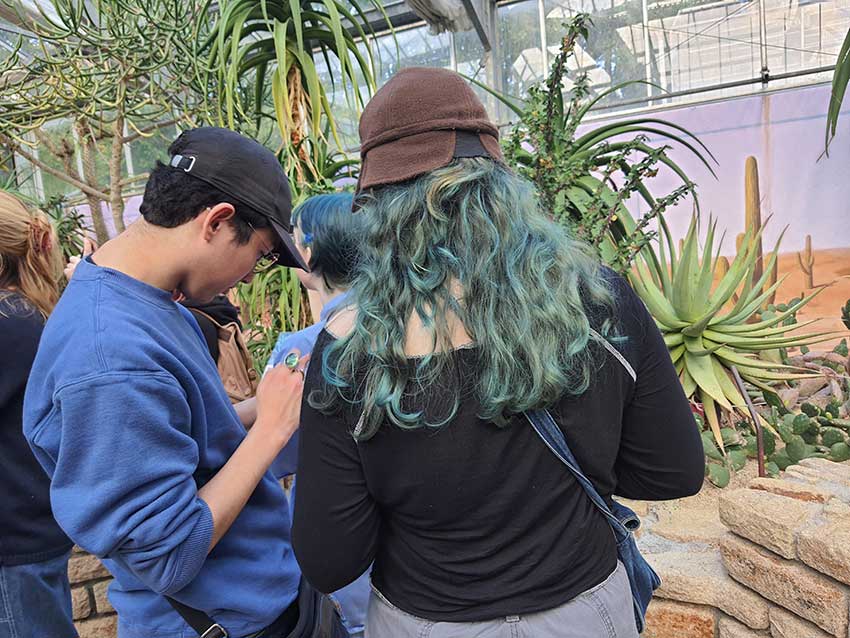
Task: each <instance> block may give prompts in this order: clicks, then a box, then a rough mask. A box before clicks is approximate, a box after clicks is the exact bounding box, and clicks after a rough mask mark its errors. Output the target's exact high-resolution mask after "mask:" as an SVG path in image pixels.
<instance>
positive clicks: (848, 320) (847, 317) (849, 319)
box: [841, 299, 850, 330]
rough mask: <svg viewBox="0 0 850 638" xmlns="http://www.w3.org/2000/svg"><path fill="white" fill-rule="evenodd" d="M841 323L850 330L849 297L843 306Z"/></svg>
mask: <svg viewBox="0 0 850 638" xmlns="http://www.w3.org/2000/svg"><path fill="white" fill-rule="evenodd" d="M841 323H843V324H844V326H845V327H846V328H847V329H848V330H850V299H848V300H847V301H846V302H845V303H844V306H842V308H841Z"/></svg>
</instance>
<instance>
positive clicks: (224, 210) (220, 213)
mask: <svg viewBox="0 0 850 638" xmlns="http://www.w3.org/2000/svg"><path fill="white" fill-rule="evenodd" d="M235 216H236V209H234V208H233V204H227V203H225V202H221V203H219V204H215V205H213V206H210V207H209V208H207V209H206V210H205V211H202V212H201V214H200V215H198V219H199V221H200V222H201V227H202V230H203V235H204V240H206V241H211V240H212V239H213V237H215V236H216V235H218V234H220V233H221V232H222V229H223V228H224V226H225V224H226V222H228V221H230V220H231V219H233V217H235Z"/></svg>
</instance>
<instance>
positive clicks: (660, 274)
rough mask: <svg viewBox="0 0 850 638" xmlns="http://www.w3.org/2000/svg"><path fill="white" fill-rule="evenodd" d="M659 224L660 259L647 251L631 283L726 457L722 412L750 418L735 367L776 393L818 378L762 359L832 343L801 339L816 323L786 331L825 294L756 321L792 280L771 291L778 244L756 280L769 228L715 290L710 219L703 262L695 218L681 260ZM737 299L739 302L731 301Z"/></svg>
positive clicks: (746, 243)
mask: <svg viewBox="0 0 850 638" xmlns="http://www.w3.org/2000/svg"><path fill="white" fill-rule="evenodd" d="M658 221H659V227H660V231H661V236H660V239H659V242H658V253H657V254H655V253H652V254H649V255H648V254H647V251H642V252H641V253H640V254H639V255H638V259H637V260H636V261H635V268H633V269H632V271H631V272H630V275H629V276H630V281H631V283H632V285H633V286H634V289H635V291H636V292H637V293H638V295H639V296H640V297H641V298H642V299H643V301H644V303H646V305H647V307H648V309H649V311H650V313H651V314H652V316H653V317H654V319H655V321H656V323H657V324H658V326H659V328H660V329H661V332H662V333H663V334H664V340H665V342H666V343H667V346H668V348H669V349H670V356H671V358H672V359H673V363H674V364H675V366H676V370H677V372H678V373H679V378H680V379H681V381H682V386H683V388H684V390H685V393H686V394H687V395H688V397H692V398H693V399H694V400H696V401H699V402H701V403H702V404H703V407H704V409H705V414H706V419H707V420H708V424H709V426H710V428H711V431H712V433H713V435H714V439H715V442H716V443H717V445H718V446H719V447H720V449H721V450H723V449H724V444H723V439H722V435H721V427H720V419H719V415H718V409H720V410H724V411H726V412H727V413H734V412H738V413H739V414H740V415H741V416H744V417H745V418H748V414H747V413H746V407H745V402H744V399H743V397H742V396H741V394H740V392H739V391H738V388H737V387H736V385H735V383H734V382H733V381H732V378H731V376H730V372H731V367H732V366H735V367H736V368H737V369H738V371H739V373H740V375H741V377H742V378H743V379H744V380H745V381H747V382H749V383H750V384H752V385H753V386H756V387H758V388H760V389H762V390H770V391H771V392H772V386H771V384H772V383H774V382H777V381H788V380H795V379H801V378H806V377H812V376H817V375H814V374H812V373H811V371H810V370H804V369H801V368H796V367H793V366H789V365H787V364H783V363H777V362H775V361H770V360H766V357H765V356H764V353H765V351H770V350H773V351H776V350H778V349H780V348H789V347H800V346H803V345H811V344H813V343H818V342H820V341H825V340H827V339H830V338H834V336H835V335H834V334H833V333H828V332H820V333H811V334H799V333H797V332H796V330H798V329H799V328H801V327H804V326H807V325H809V324H811V323H812V321H806V322H803V323H802V324H797V325H794V326H786V325H784V324H783V322H784V321H785V320H786V319H788V318H789V317H791V316H792V315H793V314H794V313H796V312H797V311H798V310H799V309H800V308H802V307H803V306H805V305H806V304H807V303H809V302H810V301H811V300H812V299H813V298H814V297H815V296H816V295H817V294H818V293H820V292H821V290H822V289H816V290H815V291H813V292H812V293H811V294H809V295H808V296H805V297H803V298H802V299H800V300H799V303H797V304H795V305H794V307H793V308H789V309H786V310H785V311H783V312H778V313H775V314H773V315H772V316H769V317H767V318H764V317H758V313H759V312H760V310H761V308H762V306H763V305H764V304H765V303H766V301H767V300H768V299H769V298H770V297H771V296H772V295H773V294H774V293H775V292H776V290H777V289H778V287H779V286H780V285H781V284H782V282H783V281H784V280H785V277H787V275H786V276H785V277H782V278H781V279H780V280H779V281H777V282H776V283H774V284H773V285H771V286H767V287H765V283H766V282H767V281H768V279H769V277H770V272H771V271H772V269H773V266H774V264H775V262H776V259H777V254H778V249H779V241H777V243H776V247H775V248H774V250H773V252H772V253H771V254H770V255H769V257H768V260H767V263H766V264H765V265H764V268H763V271H762V275H761V276H760V277H758V278H756V277H755V272H756V271H755V264H756V260H757V258H758V255H759V253H758V243H759V242H760V241H761V235H762V231H763V229H762V228H759V229H753V228H750V229H748V230H747V232H746V233H745V234H744V237H743V239H742V241H741V249H740V250H739V251H738V252H737V255H736V256H735V258H734V260H733V261H732V263H731V264H730V265H729V269H728V271H727V272H726V274H725V275H724V276H723V277H722V278H721V279H720V280H719V281H718V282H717V284H716V285H713V279H714V273H715V272H716V271H717V262H718V260H719V254H717V255H715V254H714V240H715V231H716V222H712V220H711V219H709V223H708V229H707V233H706V238H705V244H704V246H703V248H702V255H700V246H699V243H698V237H697V218H696V215H694V216H693V218H692V220H691V224H690V228H689V229H688V233H687V235H686V236H685V240H684V243H683V245H682V249H681V251H679V252H678V254H677V251H676V244H675V242H674V241H673V239H672V236H671V234H670V231H669V228H668V227H667V225H666V223H665V222H664V219H663V218H659V220H658ZM780 241H781V237H780ZM718 243H720V242H718ZM718 251H719V248H718ZM668 262H669V266H668V265H667V264H668ZM736 293H737V295H738V299H737V301H734V302H733V301H732V299H733V295H734V294H736ZM751 321H752V323H750V322H751ZM791 330H795V332H794V334H788V333H789V331H791ZM733 420H735V419H733Z"/></svg>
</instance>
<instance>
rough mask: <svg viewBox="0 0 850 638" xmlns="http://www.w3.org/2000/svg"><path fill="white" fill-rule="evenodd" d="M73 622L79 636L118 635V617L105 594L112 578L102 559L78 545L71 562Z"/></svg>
mask: <svg viewBox="0 0 850 638" xmlns="http://www.w3.org/2000/svg"><path fill="white" fill-rule="evenodd" d="M68 579H69V580H70V581H71V601H72V603H73V606H74V624H75V625H76V626H77V631H78V632H79V634H80V638H115V635H116V633H117V631H116V630H117V626H118V616H116V615H115V610H114V609H113V608H112V605H110V604H109V600H108V599H107V597H106V588H107V587H108V586H109V583H110V581H111V580H112V578H111V577H110V576H109V572H107V571H106V568H105V567H104V566H103V565H101V563H100V561H99V560H98V559H97V558H96V557H94V556H92V555H91V554H86V553H85V552H83V551H82V550H81V549H80V548H78V547H75V548H74V553H73V554H72V555H71V561H70V562H69V563H68Z"/></svg>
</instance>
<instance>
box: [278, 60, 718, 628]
mask: <svg viewBox="0 0 850 638" xmlns="http://www.w3.org/2000/svg"><path fill="white" fill-rule="evenodd" d="M359 128H360V142H361V143H360V156H361V169H360V180H359V182H358V194H357V196H356V200H357V204H358V208H357V212H356V214H355V215H354V216H355V217H357V218H358V219H359V220H362V221H360V222H359V223H360V224H361V226H360V228H361V229H362V230H361V232H359V233H358V236H357V241H358V246H359V251H360V254H359V257H358V262H357V268H356V276H355V277H354V278H353V280H352V282H351V290H352V297H351V304H350V305H349V306H348V307H346V308H344V309H341V310H339V311H338V312H337V313H336V314H335V315H334V317H333V318H332V319H331V320H330V321H329V322H328V323H327V324H326V326H325V328H324V329H323V330H322V333H321V334H320V335H319V337H318V339H317V340H316V343H315V345H314V347H313V350H312V354H311V365H310V367H309V368H308V370H307V373H306V379H305V385H304V401H303V402H302V405H301V409H302V410H301V427H300V434H299V437H300V439H299V452H298V454H299V467H298V481H299V483H300V487H299V496H298V498H299V499H300V501H299V505H298V507H297V508H296V509H295V512H294V518H293V527H292V538H293V549H294V550H295V556H296V558H297V560H298V564H299V566H300V567H301V569H302V571H303V573H304V575H305V577H306V578H307V579H308V580H309V582H310V583H311V584H312V585H313V586H314V587H316V588H317V589H318V590H319V591H324V592H331V591H335V590H338V589H339V588H340V587H344V586H345V585H346V584H347V583H349V582H351V581H352V580H354V579H355V578H357V577H358V576H359V575H360V574H361V573H362V572H363V570H364V569H365V568H366V567H367V566H369V565H373V564H374V566H373V568H372V574H371V582H372V594H371V595H370V600H369V606H368V622H367V627H366V636H367V638H418V637H421V636H429V637H430V638H468V637H470V636H486V637H487V638H519V637H533V638H587V637H588V636H592V637H594V638H601V637H602V636H606V637H609V638H637V636H638V632H639V628H640V627H639V624H638V623H639V622H640V623H641V624H642V623H643V616H642V613H643V610H644V609H645V606H642V605H644V604H645V603H646V602H648V601H647V593H651V592H647V589H648V588H647V587H644V586H643V584H644V583H645V582H646V580H641V581H640V582H639V583H638V584H640V585H641V589H640V590H639V591H638V594H639V597H638V595H636V594H635V593H633V591H632V579H633V576H632V574H634V575H635V576H637V575H638V569H639V570H640V574H639V575H640V576H641V577H643V576H654V574H652V573H651V569H650V568H649V567H648V566H647V565H646V563H640V562H639V561H638V560H637V559H638V558H639V556H636V555H637V550H635V551H634V553H632V554H629V555H627V553H626V552H622V553H621V551H620V548H619V547H618V540H619V539H620V538H621V537H623V540H622V541H621V543H622V545H623V546H630V543H631V539H630V537H629V536H627V534H628V532H624V531H623V525H622V523H620V519H618V518H614V515H613V514H611V512H610V510H611V509H612V508H613V507H614V501H612V499H611V497H612V496H614V495H617V496H622V497H625V498H631V499H640V500H664V499H672V498H681V497H684V496H688V495H691V494H694V493H696V492H697V491H699V489H700V487H701V486H702V482H703V473H704V467H705V463H704V457H703V450H702V444H701V442H700V436H699V431H698V428H697V427H695V425H694V418H693V414H692V413H691V410H690V406H689V404H688V401H687V398H686V397H685V394H684V392H683V390H682V385H681V383H680V382H679V378H678V375H677V373H676V369H675V367H674V366H673V363H672V361H671V359H670V355H669V352H668V350H667V347H666V345H665V343H664V339H663V337H662V335H661V333H660V331H659V330H658V328H657V327H656V325H655V322H654V320H653V318H652V317H651V316H650V314H649V312H648V311H647V309H646V307H645V306H644V305H643V303H642V302H641V300H640V298H639V297H638V296H637V295H636V294H635V292H634V291H633V290H632V289H631V288H630V287H629V284H628V282H627V281H626V280H625V279H624V278H623V277H622V276H620V275H617V274H616V273H614V272H613V271H612V270H610V269H608V268H606V267H604V266H603V265H602V264H601V263H600V261H599V259H598V257H597V256H596V255H595V254H594V253H593V251H592V248H591V247H590V246H587V245H584V244H582V243H581V242H579V241H577V240H575V239H574V238H573V237H572V236H571V235H570V234H569V233H568V232H567V229H566V228H564V227H563V226H562V225H560V224H558V223H557V222H556V221H554V220H553V219H552V218H551V216H550V211H548V210H545V209H543V207H542V206H541V205H540V204H539V200H538V197H537V194H536V193H535V191H534V188H533V185H532V184H530V183H529V182H527V181H526V180H524V179H523V178H522V177H521V176H520V175H517V174H516V173H515V172H513V171H512V170H511V169H510V168H509V167H508V166H507V165H506V164H505V160H504V157H503V155H502V152H501V148H500V146H499V129H498V128H497V127H496V125H495V124H494V123H493V122H491V121H490V119H489V117H488V116H487V112H486V110H485V109H484V106H483V104H481V101H480V100H479V99H478V97H477V96H476V94H475V92H474V91H473V90H472V88H471V87H470V86H469V85H468V84H467V83H466V81H465V80H464V79H463V78H462V77H461V76H460V75H458V74H457V73H454V72H452V71H449V70H446V69H431V68H425V67H412V68H407V69H402V70H401V71H399V72H398V73H397V74H396V75H395V76H394V77H393V78H392V79H390V80H389V81H388V82H387V83H386V84H384V86H383V87H382V88H381V89H379V90H378V91H377V92H376V93H375V95H374V96H373V97H372V99H371V101H370V102H369V104H368V105H367V106H366V107H365V108H364V110H363V114H362V116H361V118H360V127H359ZM559 437H560V439H559ZM567 447H568V448H569V450H568V451H567V453H566V454H563V453H561V452H560V451H559V450H562V449H565V448H567ZM612 519H614V521H616V524H617V527H615V526H613V525H612ZM628 522H629V524H630V525H634V524H635V523H636V520H635V519H634V518H630V519H629V520H628ZM615 534H616V536H615ZM621 556H622V559H621ZM627 563H628V565H630V566H631V567H632V568H635V569H631V570H629V569H628V567H627ZM635 581H636V582H637V578H635ZM649 584H650V585H652V586H654V585H656V584H657V579H656V580H655V581H654V582H652V581H650V582H649ZM639 613H640V615H639Z"/></svg>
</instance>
